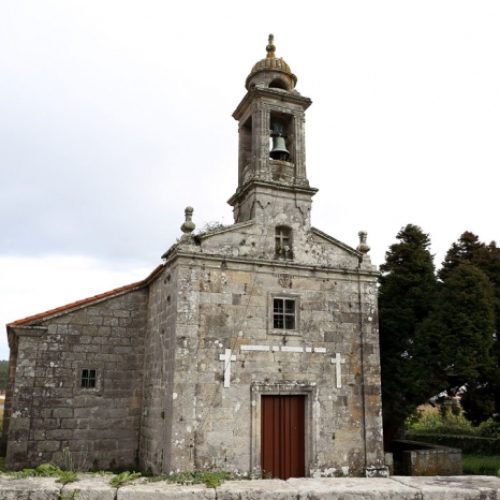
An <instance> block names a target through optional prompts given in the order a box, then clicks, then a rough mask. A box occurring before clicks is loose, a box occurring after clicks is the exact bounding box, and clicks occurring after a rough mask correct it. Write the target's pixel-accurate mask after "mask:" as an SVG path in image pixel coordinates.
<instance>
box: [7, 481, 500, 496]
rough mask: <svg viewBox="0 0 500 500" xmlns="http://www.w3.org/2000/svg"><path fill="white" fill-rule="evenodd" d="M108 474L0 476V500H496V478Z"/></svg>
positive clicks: (498, 492) (498, 484) (498, 493)
mask: <svg viewBox="0 0 500 500" xmlns="http://www.w3.org/2000/svg"><path fill="white" fill-rule="evenodd" d="M109 480H110V476H98V475H82V478H81V479H80V480H79V481H77V482H75V483H70V484H67V485H65V486H63V485H61V484H59V483H57V482H56V480H55V479H53V478H27V479H12V478H11V477H9V476H6V475H0V500H60V499H61V498H65V497H68V498H71V496H70V495H71V494H72V492H73V491H78V494H77V495H76V499H77V500H148V499H150V500H174V499H175V500H197V499H200V500H267V499H268V500H338V499H339V498H342V499H343V500H357V499H359V500H361V499H363V500H372V499H373V500H382V499H384V500H476V499H477V500H484V499H485V498H488V499H489V500H500V478H497V477H495V476H427V477H424V476H418V477H417V476H413V477H411V476H392V477H391V478H321V479H316V478H303V479H289V480H288V481H281V480H278V479H269V480H253V481H227V482H225V483H224V484H222V485H221V486H220V487H219V488H217V489H210V488H205V486H202V485H192V486H178V485H173V484H169V483H166V482H165V481H159V482H149V483H148V482H144V481H142V480H138V481H136V483H135V484H131V485H128V486H122V487H120V488H114V487H112V486H110V484H109Z"/></svg>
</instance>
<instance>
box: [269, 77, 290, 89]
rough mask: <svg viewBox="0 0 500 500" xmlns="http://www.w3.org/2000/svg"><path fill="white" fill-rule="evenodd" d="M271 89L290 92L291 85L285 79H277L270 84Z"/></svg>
mask: <svg viewBox="0 0 500 500" xmlns="http://www.w3.org/2000/svg"><path fill="white" fill-rule="evenodd" d="M269 88H270V89H282V90H290V85H289V84H288V82H287V81H285V80H284V79H283V78H275V79H274V80H272V81H271V83H270V84H269Z"/></svg>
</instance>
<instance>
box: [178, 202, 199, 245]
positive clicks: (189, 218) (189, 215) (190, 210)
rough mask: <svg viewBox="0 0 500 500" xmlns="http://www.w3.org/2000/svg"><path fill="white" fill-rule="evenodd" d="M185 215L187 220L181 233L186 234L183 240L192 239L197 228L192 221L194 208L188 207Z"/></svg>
mask: <svg viewBox="0 0 500 500" xmlns="http://www.w3.org/2000/svg"><path fill="white" fill-rule="evenodd" d="M184 214H185V217H186V220H185V221H184V222H183V224H182V226H181V231H182V232H183V233H184V236H183V238H190V237H191V233H192V232H193V231H194V229H195V227H196V225H195V223H194V222H193V221H192V217H193V207H186V209H185V210H184Z"/></svg>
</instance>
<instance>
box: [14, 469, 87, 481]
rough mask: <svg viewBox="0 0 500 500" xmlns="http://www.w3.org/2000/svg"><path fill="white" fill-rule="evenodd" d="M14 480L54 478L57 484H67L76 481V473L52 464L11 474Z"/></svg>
mask: <svg viewBox="0 0 500 500" xmlns="http://www.w3.org/2000/svg"><path fill="white" fill-rule="evenodd" d="M12 475H13V476H14V478H15V479H25V478H27V477H56V478H57V482H58V483H62V484H67V483H72V482H74V481H78V476H77V474H76V472H73V471H67V470H62V469H60V468H59V467H57V465H54V464H41V465H39V466H38V467H37V468H36V469H23V470H22V471H19V472H14V473H12Z"/></svg>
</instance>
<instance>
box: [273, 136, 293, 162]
mask: <svg viewBox="0 0 500 500" xmlns="http://www.w3.org/2000/svg"><path fill="white" fill-rule="evenodd" d="M269 155H270V156H271V158H272V159H273V160H285V161H286V160H288V158H289V157H290V153H289V151H288V149H286V143H285V138H284V137H282V136H280V135H278V136H275V137H273V149H271V152H270V153H269Z"/></svg>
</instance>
